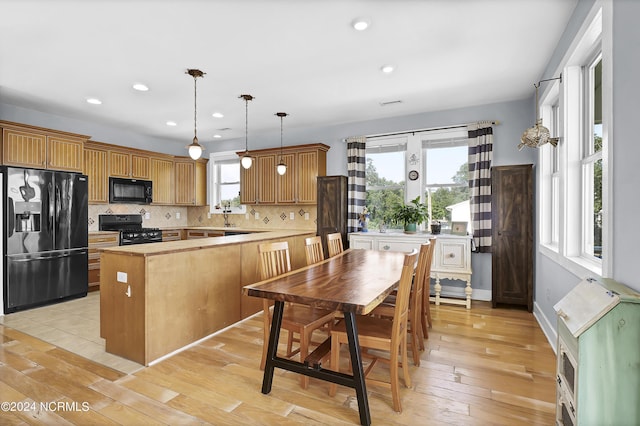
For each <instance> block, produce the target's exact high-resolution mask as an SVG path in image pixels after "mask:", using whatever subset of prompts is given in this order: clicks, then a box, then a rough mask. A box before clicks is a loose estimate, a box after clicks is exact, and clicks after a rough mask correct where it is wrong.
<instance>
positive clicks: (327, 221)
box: [317, 176, 349, 257]
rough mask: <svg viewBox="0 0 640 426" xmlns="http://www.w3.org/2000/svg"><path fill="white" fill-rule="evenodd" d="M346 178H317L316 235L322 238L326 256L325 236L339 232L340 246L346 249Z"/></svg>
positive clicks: (347, 244)
mask: <svg viewBox="0 0 640 426" xmlns="http://www.w3.org/2000/svg"><path fill="white" fill-rule="evenodd" d="M347 195H348V186H347V177H346V176H318V219H317V234H318V235H320V236H321V237H322V248H323V250H324V253H325V257H326V256H327V234H332V233H334V232H340V233H341V234H342V246H343V247H344V248H345V249H347V247H348V246H349V243H348V240H347Z"/></svg>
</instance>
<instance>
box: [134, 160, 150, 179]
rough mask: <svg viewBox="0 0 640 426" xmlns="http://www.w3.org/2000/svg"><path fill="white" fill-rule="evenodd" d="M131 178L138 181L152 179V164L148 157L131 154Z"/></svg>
mask: <svg viewBox="0 0 640 426" xmlns="http://www.w3.org/2000/svg"><path fill="white" fill-rule="evenodd" d="M131 177H132V178H136V179H149V178H150V177H151V164H150V158H149V156H148V155H147V156H145V155H138V154H131Z"/></svg>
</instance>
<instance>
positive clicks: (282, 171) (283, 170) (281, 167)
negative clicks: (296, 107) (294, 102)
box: [276, 112, 289, 176]
mask: <svg viewBox="0 0 640 426" xmlns="http://www.w3.org/2000/svg"><path fill="white" fill-rule="evenodd" d="M276 115H277V116H278V117H280V162H279V163H278V165H277V166H276V171H277V172H278V174H279V175H280V176H282V175H284V174H285V173H287V165H286V164H284V161H282V119H283V118H284V117H286V116H287V115H289V114H287V113H286V112H276Z"/></svg>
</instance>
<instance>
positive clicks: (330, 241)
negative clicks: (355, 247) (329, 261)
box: [327, 232, 344, 257]
mask: <svg viewBox="0 0 640 426" xmlns="http://www.w3.org/2000/svg"><path fill="white" fill-rule="evenodd" d="M327 251H328V252H329V257H333V256H336V255H338V254H340V253H342V252H343V251H344V247H343V246H342V234H341V233H339V232H335V233H333V234H327Z"/></svg>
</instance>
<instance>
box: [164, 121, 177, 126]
mask: <svg viewBox="0 0 640 426" xmlns="http://www.w3.org/2000/svg"><path fill="white" fill-rule="evenodd" d="M166 124H167V126H172V127H173V126H177V125H178V123H176V122H175V121H167V123H166Z"/></svg>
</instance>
